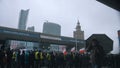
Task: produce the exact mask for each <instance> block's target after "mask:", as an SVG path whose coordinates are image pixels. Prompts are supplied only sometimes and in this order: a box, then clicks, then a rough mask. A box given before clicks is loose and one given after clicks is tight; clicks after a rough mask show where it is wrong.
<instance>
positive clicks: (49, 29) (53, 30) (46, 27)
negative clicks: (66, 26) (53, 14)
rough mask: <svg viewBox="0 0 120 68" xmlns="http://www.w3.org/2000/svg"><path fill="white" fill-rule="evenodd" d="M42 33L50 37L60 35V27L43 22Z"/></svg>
mask: <svg viewBox="0 0 120 68" xmlns="http://www.w3.org/2000/svg"><path fill="white" fill-rule="evenodd" d="M43 33H45V34H51V35H57V36H60V35H61V26H60V25H59V24H55V23H52V22H48V21H47V22H44V24H43Z"/></svg>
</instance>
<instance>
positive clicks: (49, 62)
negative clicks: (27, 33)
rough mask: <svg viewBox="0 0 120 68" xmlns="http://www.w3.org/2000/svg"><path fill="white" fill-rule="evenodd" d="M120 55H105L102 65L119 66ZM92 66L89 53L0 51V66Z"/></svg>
mask: <svg viewBox="0 0 120 68" xmlns="http://www.w3.org/2000/svg"><path fill="white" fill-rule="evenodd" d="M119 61H120V55H106V57H105V59H104V62H103V64H102V65H103V66H107V67H108V68H119V67H120V63H119ZM43 67H45V68H92V64H91V61H90V54H79V53H72V52H71V53H69V54H67V55H64V54H63V53H58V52H42V51H38V50H36V51H22V52H21V51H20V50H17V51H13V50H6V51H5V50H4V51H2V50H1V51H0V68H43Z"/></svg>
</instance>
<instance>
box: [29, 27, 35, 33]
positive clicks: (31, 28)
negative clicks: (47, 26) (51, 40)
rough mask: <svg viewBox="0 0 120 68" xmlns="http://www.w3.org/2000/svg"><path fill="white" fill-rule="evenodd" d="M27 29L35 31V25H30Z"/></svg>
mask: <svg viewBox="0 0 120 68" xmlns="http://www.w3.org/2000/svg"><path fill="white" fill-rule="evenodd" d="M27 30H28V31H32V32H34V30H35V28H34V26H32V27H28V28H27Z"/></svg>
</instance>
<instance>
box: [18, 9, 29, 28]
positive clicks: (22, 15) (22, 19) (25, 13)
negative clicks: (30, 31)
mask: <svg viewBox="0 0 120 68" xmlns="http://www.w3.org/2000/svg"><path fill="white" fill-rule="evenodd" d="M28 13H29V9H27V10H21V12H20V17H19V24H18V29H21V30H26V24H27V18H28Z"/></svg>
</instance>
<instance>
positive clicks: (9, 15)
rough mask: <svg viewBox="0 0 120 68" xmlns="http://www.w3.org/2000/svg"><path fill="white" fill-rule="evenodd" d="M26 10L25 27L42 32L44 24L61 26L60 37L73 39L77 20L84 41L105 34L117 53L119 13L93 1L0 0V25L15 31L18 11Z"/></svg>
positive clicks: (119, 28) (119, 27)
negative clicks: (83, 35)
mask: <svg viewBox="0 0 120 68" xmlns="http://www.w3.org/2000/svg"><path fill="white" fill-rule="evenodd" d="M21 9H24V10H27V9H29V15H28V21H27V27H29V26H35V31H36V32H42V29H43V23H44V22H46V21H49V22H53V23H57V24H59V25H61V35H62V36H68V37H73V31H75V27H76V24H77V21H78V20H79V22H80V25H81V28H82V30H83V31H84V33H85V39H87V38H88V37H90V36H91V35H92V34H106V35H107V36H108V37H110V38H111V39H112V40H113V41H114V47H113V48H114V49H113V51H112V52H113V53H117V52H118V35H117V31H118V30H120V12H118V11H116V10H114V9H112V8H110V7H108V6H106V5H104V4H102V3H100V2H97V1H96V0H0V26H5V27H10V28H17V27H18V21H19V13H20V10H21Z"/></svg>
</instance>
